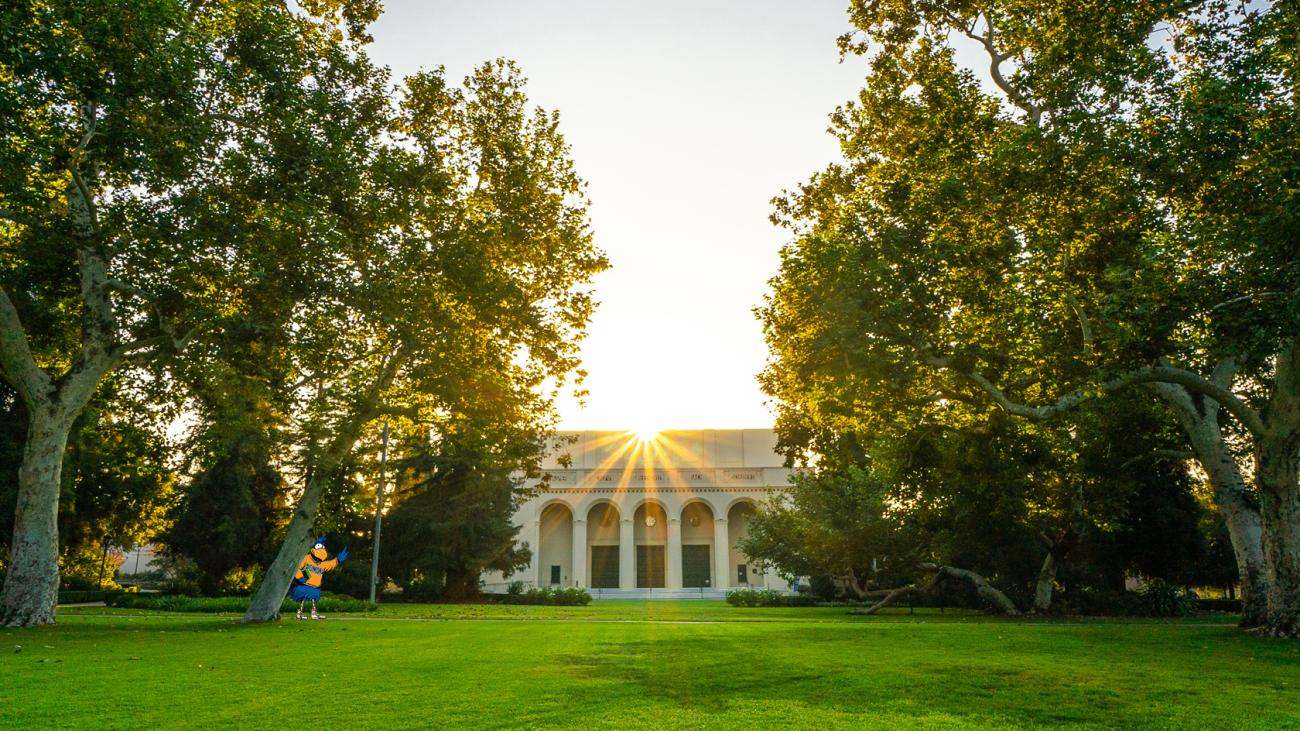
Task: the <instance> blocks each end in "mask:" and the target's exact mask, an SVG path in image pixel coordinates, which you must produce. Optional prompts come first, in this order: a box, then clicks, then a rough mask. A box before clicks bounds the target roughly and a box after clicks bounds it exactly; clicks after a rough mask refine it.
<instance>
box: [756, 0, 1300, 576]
mask: <svg viewBox="0 0 1300 731" xmlns="http://www.w3.org/2000/svg"><path fill="white" fill-rule="evenodd" d="M850 17H851V19H852V21H853V23H854V25H855V31H856V32H855V33H854V34H850V35H846V36H845V38H844V39H842V47H843V48H844V49H845V50H846V51H848V52H850V53H858V54H862V55H865V56H867V57H869V63H870V67H869V68H870V71H869V74H868V76H867V79H866V82H865V86H864V88H863V90H862V92H861V94H860V95H859V96H858V98H857V99H856V100H854V101H853V102H851V103H849V104H846V105H844V106H843V107H841V108H839V109H837V110H836V112H835V114H834V115H833V117H832V132H833V133H834V134H835V136H836V137H837V138H838V140H839V142H840V147H841V152H842V154H843V162H842V163H836V164H833V165H831V166H828V167H827V168H826V169H825V170H824V171H822V172H820V173H818V174H817V175H815V176H813V177H812V178H811V179H810V180H809V181H808V182H807V183H806V184H804V185H802V186H799V187H798V188H797V189H794V190H792V191H791V192H789V193H788V194H787V195H785V196H784V197H783V198H781V199H779V200H778V201H776V211H775V215H774V220H775V221H776V222H778V223H779V224H781V225H784V226H786V227H788V228H789V230H790V231H791V236H792V239H791V241H790V243H789V244H788V245H787V246H786V247H785V248H784V249H783V251H782V263H781V269H780V272H779V273H778V275H777V276H776V277H775V278H773V280H772V281H771V291H770V293H769V295H768V296H767V298H766V301H765V303H764V305H763V306H762V307H760V308H759V311H758V315H759V318H760V320H761V322H762V325H763V328H764V333H765V337H766V340H767V343H768V346H769V349H770V358H769V363H768V366H767V368H766V369H765V371H764V373H763V374H762V376H761V383H762V387H763V389H764V391H765V393H767V395H768V396H770V397H771V398H772V399H773V401H774V403H775V404H776V407H777V429H778V433H779V437H780V447H781V448H782V449H783V450H784V451H785V452H786V454H787V455H788V456H789V457H790V458H791V459H793V460H796V461H802V460H806V459H808V458H809V456H811V457H812V460H811V461H812V463H813V464H814V466H815V470H817V471H818V472H822V473H825V475H826V479H828V480H835V479H838V480H841V481H843V482H845V483H846V484H848V483H852V482H853V481H854V478H853V476H852V474H851V473H850V472H849V471H848V470H849V469H850V468H869V469H870V470H871V471H872V472H873V473H874V475H875V476H876V479H877V480H879V481H881V482H883V483H886V484H888V485H890V488H889V490H892V491H893V493H894V495H893V496H892V498H891V499H892V504H893V505H897V506H902V508H903V509H905V510H906V511H907V512H910V513H913V516H912V518H911V520H912V522H913V523H914V527H915V528H916V530H917V532H919V533H920V534H922V535H924V536H926V538H927V540H926V541H925V542H924V543H925V545H923V546H922V549H923V551H922V552H924V553H929V554H930V555H933V556H935V557H938V558H939V559H940V560H941V561H944V562H950V563H952V564H953V565H965V566H970V567H972V568H975V569H977V570H980V571H981V573H984V574H986V575H988V576H990V577H991V578H992V579H993V580H994V581H995V583H997V584H999V585H1004V586H1009V587H1011V589H1012V591H1013V593H1017V592H1018V591H1023V587H1026V586H1028V585H1029V584H1030V583H1031V582H1032V581H1034V579H1035V576H1036V569H1037V565H1041V560H1042V556H1043V555H1044V551H1045V550H1046V549H1045V546H1044V543H1043V542H1042V541H1041V540H1040V537H1046V538H1047V539H1048V541H1049V542H1050V543H1051V544H1052V546H1053V548H1052V550H1053V551H1054V555H1055V553H1056V552H1060V551H1062V550H1066V551H1067V553H1066V557H1067V558H1068V559H1069V561H1067V562H1065V563H1064V565H1063V566H1061V568H1060V572H1061V573H1060V574H1059V578H1060V580H1062V581H1064V582H1066V583H1067V584H1068V583H1076V584H1085V585H1092V586H1098V587H1102V586H1105V587H1109V588H1111V589H1112V590H1113V589H1114V587H1115V585H1116V584H1117V583H1119V582H1122V579H1123V576H1124V574H1125V572H1126V571H1130V570H1133V571H1140V572H1143V573H1149V574H1153V575H1164V576H1167V577H1169V578H1171V579H1175V578H1178V579H1181V578H1185V577H1190V576H1193V575H1196V574H1197V573H1198V572H1200V571H1201V570H1202V567H1204V566H1205V565H1206V563H1207V562H1206V561H1205V560H1203V559H1202V557H1203V556H1205V555H1206V539H1205V532H1204V531H1203V530H1201V529H1200V528H1198V524H1201V523H1203V521H1202V516H1203V510H1202V509H1201V507H1200V505H1199V504H1198V503H1197V501H1195V500H1194V499H1192V487H1193V485H1192V482H1191V480H1190V478H1189V476H1188V474H1187V473H1186V470H1185V469H1183V468H1182V466H1181V465H1180V464H1177V463H1176V462H1174V461H1171V460H1159V459H1155V458H1154V457H1153V455H1154V454H1156V453H1159V452H1165V451H1172V450H1175V449H1178V450H1181V449H1182V448H1184V443H1185V438H1184V437H1183V436H1181V435H1179V434H1178V433H1176V432H1173V431H1172V430H1171V429H1170V428H1169V426H1170V425H1172V424H1176V423H1177V422H1176V421H1174V420H1172V419H1170V418H1169V414H1168V413H1167V412H1166V411H1164V410H1156V409H1153V408H1152V407H1151V406H1150V405H1149V404H1150V402H1151V401H1154V399H1152V398H1151V397H1152V392H1151V391H1149V390H1146V389H1142V388H1140V387H1139V386H1135V387H1134V390H1133V391H1130V392H1126V394H1125V396H1123V397H1117V398H1114V399H1110V400H1106V401H1105V402H1104V403H1096V404H1095V405H1094V406H1092V407H1091V408H1085V407H1084V406H1083V405H1084V404H1087V403H1088V402H1097V401H1098V397H1099V396H1102V395H1105V394H1108V393H1114V392H1115V391H1116V389H1119V388H1121V385H1117V384H1118V383H1119V382H1118V381H1113V380H1111V379H1112V378H1113V377H1115V376H1117V374H1131V373H1133V372H1137V371H1142V372H1145V371H1143V369H1147V368H1148V367H1150V366H1151V365H1152V364H1153V363H1157V364H1162V363H1170V364H1173V365H1176V366H1178V367H1180V368H1183V369H1184V370H1183V374H1184V376H1187V377H1185V378H1183V379H1182V381H1180V382H1179V391H1178V393H1181V394H1182V395H1183V396H1184V397H1186V398H1187V400H1188V403H1192V404H1193V406H1192V407H1189V408H1192V409H1193V410H1194V411H1195V410H1196V409H1201V411H1200V412H1198V413H1202V414H1204V413H1205V411H1204V410H1205V409H1207V408H1211V406H1212V405H1213V402H1211V401H1210V400H1209V399H1207V398H1205V397H1204V395H1203V393H1204V389H1205V388H1206V387H1207V385H1206V384H1207V383H1208V380H1207V377H1208V374H1210V373H1211V371H1213V370H1214V368H1215V367H1216V365H1218V364H1219V363H1220V362H1223V361H1224V359H1235V362H1236V363H1237V365H1238V366H1239V371H1238V374H1237V379H1236V380H1235V381H1234V382H1232V383H1231V384H1230V385H1232V386H1234V387H1235V389H1236V393H1237V394H1239V395H1240V396H1241V397H1242V399H1243V400H1244V401H1245V402H1248V403H1250V404H1251V405H1254V406H1261V407H1262V404H1263V403H1264V398H1265V397H1264V395H1263V394H1264V393H1265V392H1266V391H1268V390H1269V389H1270V388H1272V386H1270V385H1268V384H1269V383H1270V379H1272V378H1273V376H1274V375H1275V374H1274V372H1273V366H1272V365H1271V363H1273V362H1281V361H1280V360H1278V359H1279V358H1285V357H1286V356H1285V352H1286V351H1285V350H1279V347H1282V348H1285V347H1287V346H1286V343H1287V342H1288V338H1293V337H1294V335H1295V333H1296V332H1300V291H1298V290H1296V288H1295V284H1294V281H1295V273H1296V271H1297V269H1296V268H1297V266H1300V259H1298V258H1297V257H1298V256H1300V245H1297V238H1296V236H1297V234H1296V232H1297V231H1300V226H1297V225H1296V223H1297V221H1296V218H1295V216H1296V211H1298V210H1300V206H1297V205H1296V204H1297V191H1300V187H1297V186H1296V185H1295V167H1294V164H1293V161H1294V160H1295V159H1296V158H1297V157H1298V156H1300V147H1297V140H1300V136H1298V135H1296V134H1294V131H1295V130H1296V129H1297V128H1298V127H1300V117H1298V116H1297V107H1296V105H1295V104H1294V98H1293V96H1294V88H1295V85H1294V82H1293V81H1292V80H1293V79H1294V78H1295V74H1296V70H1295V69H1296V67H1295V65H1294V63H1292V61H1290V60H1284V59H1291V58H1292V54H1291V52H1290V51H1289V50H1288V51H1285V52H1283V51H1281V50H1280V49H1282V48H1288V49H1289V48H1292V47H1293V45H1294V43H1293V38H1294V29H1295V27H1296V22H1297V17H1296V15H1295V14H1294V12H1293V9H1287V8H1285V7H1283V4H1270V5H1267V6H1264V7H1260V8H1258V9H1253V10H1250V11H1240V12H1239V11H1238V10H1236V9H1235V5H1233V4H1232V3H1229V2H1226V0H1216V1H1215V2H1210V3H1204V4H1200V5H1198V6H1196V8H1195V9H1194V10H1193V9H1190V8H1189V7H1188V6H1182V5H1169V4H1166V3H1146V2H1135V3H1121V4H1119V5H1115V4H1086V3H1085V4H1078V3H1075V4H1068V3H1066V4H1059V5H1053V6H1041V5H1032V6H1031V5H1027V4H1014V3H1013V4H1003V5H998V6H989V7H979V8H977V7H976V6H972V5H970V4H968V3H960V2H935V3H915V2H910V1H908V0H885V1H884V2H854V3H852V6H851V11H850ZM1165 27H1168V28H1170V29H1173V30H1172V31H1171V34H1170V36H1169V37H1168V38H1167V39H1162V40H1159V41H1158V42H1156V41H1157V39H1156V37H1155V36H1153V35H1151V34H1152V33H1153V29H1156V28H1165ZM962 35H969V36H971V37H972V38H973V39H974V40H976V41H977V42H978V44H979V45H978V46H976V48H977V49H980V50H981V51H983V50H987V51H988V53H989V54H990V55H991V59H990V60H991V61H992V63H993V69H992V77H991V79H990V80H991V81H992V83H993V86H992V87H990V86H988V85H984V84H981V83H980V82H981V80H980V79H978V78H977V77H976V74H974V73H972V72H970V71H968V70H966V69H964V68H962V67H961V66H960V65H959V64H958V63H957V56H956V55H955V51H954V48H955V40H954V39H956V38H958V37H960V36H962ZM978 72H979V73H984V68H980V69H978ZM994 87H1000V88H996V90H994ZM1282 227H1286V228H1285V230H1283V228H1282ZM1284 280H1285V281H1284ZM1262 292H1272V293H1274V294H1271V295H1268V296H1267V297H1264V298H1261V297H1260V293H1262ZM1266 300H1267V301H1266ZM1279 353H1282V354H1283V355H1282V356H1279ZM1276 385H1277V388H1276V389H1274V390H1273V393H1275V394H1285V393H1286V392H1287V390H1288V389H1292V386H1290V385H1288V384H1285V383H1281V382H1280V381H1279V382H1278V383H1277V384H1276ZM1198 389H1200V390H1199V391H1198ZM1292 390H1293V389H1292ZM1279 403H1282V402H1279ZM1025 405H1029V406H1025ZM1040 405H1042V406H1041V408H1040V407H1039V406H1040ZM999 406H1000V407H1001V409H1002V411H1003V412H1006V413H1009V414H1013V415H1015V416H1016V417H1017V418H1019V417H1029V419H1025V420H1023V421H1022V423H1020V424H1016V425H1010V424H1008V423H1007V419H1006V418H1005V417H999V416H998V415H996V414H994V415H991V414H993V412H994V411H995V409H997V407H999ZM1239 411H1240V410H1239ZM1061 413H1065V414H1068V416H1066V417H1065V419H1062V420H1059V421H1047V419H1048V418H1049V417H1052V416H1055V415H1058V414H1061ZM1265 413H1268V414H1270V418H1272V415H1278V414H1280V413H1281V412H1278V411H1277V410H1276V409H1272V410H1266V411H1265ZM1287 413H1297V412H1294V411H1290V412H1287ZM1243 418H1244V417H1243ZM1279 418H1282V419H1283V420H1285V419H1289V418H1291V417H1280V416H1279ZM1030 419H1032V421H1033V422H1034V423H1032V424H1031V423H1027V422H1028V421H1029V420H1030ZM1067 420H1068V421H1067ZM1225 428H1227V429H1228V430H1229V432H1234V431H1235V430H1237V429H1238V427H1237V426H1236V425H1225ZM1279 428H1280V429H1282V431H1284V432H1286V433H1288V434H1292V435H1294V434H1295V433H1296V431H1295V430H1296V429H1297V428H1300V425H1297V424H1294V423H1291V424H1289V425H1288V426H1285V427H1279ZM1236 433H1238V434H1241V432H1239V431H1238V432H1236ZM1249 438H1250V437H1249V436H1247V437H1246V439H1247V440H1249ZM1288 458H1289V459H1294V455H1293V453H1292V454H1291V456H1289V457H1288ZM1294 488H1295V486H1294V484H1289V485H1286V486H1283V487H1282V488H1280V489H1282V490H1283V491H1284V492H1285V491H1287V490H1291V491H1293V490H1294ZM1285 494H1292V493H1285ZM800 499H802V498H801V497H800V496H798V495H796V497H795V500H796V501H798V500H800ZM1250 499H1251V496H1249V495H1247V496H1246V499H1245V501H1244V502H1246V503H1247V507H1248V506H1249V502H1250ZM1278 500H1279V501H1281V502H1283V503H1286V501H1288V500H1290V498H1287V497H1285V496H1282V497H1279V498H1278ZM846 514H852V512H851V511H846ZM884 514H885V513H881V515H884ZM782 517H783V518H784V517H785V516H782ZM874 520H878V517H858V518H857V519H856V521H857V522H860V523H862V524H864V525H868V524H870V523H869V521H874ZM786 522H787V523H788V524H796V521H793V520H791V521H786ZM826 522H827V523H828V524H829V523H830V517H828V519H827V520H826ZM1266 532H1267V531H1266ZM769 534H770V535H772V536H775V535H777V529H776V528H775V527H774V528H773V529H772V530H770V531H769ZM806 535H808V532H807V531H794V530H791V531H790V532H789V534H788V535H787V536H786V538H788V539H790V540H787V541H786V542H791V543H793V544H794V545H797V546H805V545H809V544H810V543H811V542H810V541H801V540H798V539H797V538H798V537H802V536H806ZM1266 539H1267V535H1266ZM851 548H852V546H851V545H843V546H840V548H839V550H838V555H833V558H834V563H833V564H825V563H820V565H819V564H818V562H813V565H819V569H820V570H825V571H830V572H832V573H836V574H841V573H844V572H845V571H846V569H848V568H854V564H857V566H859V567H860V566H861V564H862V561H863V556H861V555H855V554H854V553H853V552H852V551H851V550H850V549H851ZM784 551H785V552H784V555H781V552H780V551H779V550H778V549H777V548H776V547H773V546H768V547H767V548H766V554H767V555H769V556H771V557H773V559H774V560H776V562H777V563H778V565H785V564H788V565H790V566H802V565H806V564H808V563H809V562H808V560H807V559H808V558H809V556H808V555H807V554H808V552H807V551H804V552H803V553H799V552H797V551H795V550H793V549H785V550H784ZM1284 554H1285V551H1284V550H1282V549H1279V550H1278V555H1284ZM1215 555H1216V558H1218V559H1220V560H1221V559H1222V558H1223V555H1224V554H1223V552H1221V551H1220V552H1219V553H1217V554H1215ZM1221 566H1222V563H1219V564H1217V565H1216V566H1213V567H1207V568H1208V570H1207V572H1206V573H1217V572H1218V571H1219V570H1220V569H1221ZM857 570H858V569H857V568H854V571H855V572H857ZM1292 583H1294V582H1292Z"/></svg>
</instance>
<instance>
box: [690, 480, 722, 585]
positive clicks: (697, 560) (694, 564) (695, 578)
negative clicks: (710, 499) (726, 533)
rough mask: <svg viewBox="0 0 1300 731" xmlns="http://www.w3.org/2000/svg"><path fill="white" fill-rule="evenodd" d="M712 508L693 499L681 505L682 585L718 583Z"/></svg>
mask: <svg viewBox="0 0 1300 731" xmlns="http://www.w3.org/2000/svg"><path fill="white" fill-rule="evenodd" d="M713 563H714V561H713V510H712V509H711V508H709V506H708V505H707V504H706V503H703V502H699V501H697V502H693V503H690V504H688V505H687V506H686V507H684V508H682V587H683V588H688V589H694V588H708V587H712V586H715V585H717V581H716V580H715V578H714V576H713Z"/></svg>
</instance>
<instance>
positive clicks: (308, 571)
mask: <svg viewBox="0 0 1300 731" xmlns="http://www.w3.org/2000/svg"><path fill="white" fill-rule="evenodd" d="M327 555H328V554H327V553H325V536H321V537H320V538H317V539H316V544H315V545H314V546H312V547H311V550H310V551H308V552H307V555H306V556H303V557H302V562H301V563H299V564H298V571H297V572H296V573H295V574H294V575H293V585H292V586H291V587H289V598H290V599H292V600H294V601H295V602H298V619H306V617H304V616H303V614H302V609H303V605H304V604H306V603H307V602H311V618H312V619H320V615H318V614H317V613H316V602H318V601H320V580H321V577H322V576H324V575H325V572H326V571H330V570H332V569H334V568H335V567H337V566H338V565H339V564H341V563H343V562H344V561H346V560H348V549H347V546H344V547H343V550H342V551H339V555H337V556H335V557H334V558H331V559H329V560H326V559H325V557H326V556H327Z"/></svg>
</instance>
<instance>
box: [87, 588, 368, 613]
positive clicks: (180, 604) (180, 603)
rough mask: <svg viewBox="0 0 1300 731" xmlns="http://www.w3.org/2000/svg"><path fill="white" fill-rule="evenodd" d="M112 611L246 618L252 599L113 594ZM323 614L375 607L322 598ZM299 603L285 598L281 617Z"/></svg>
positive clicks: (345, 598) (347, 598)
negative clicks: (133, 610)
mask: <svg viewBox="0 0 1300 731" xmlns="http://www.w3.org/2000/svg"><path fill="white" fill-rule="evenodd" d="M105 601H106V602H107V603H108V605H109V606H110V607H120V608H122V609H150V610H154V611H158V612H195V613H209V614H219V613H226V614H243V613H244V612H245V611H247V610H248V602H249V597H246V596H221V597H192V596H184V595H174V596H161V595H156V594H154V595H142V594H114V595H111V596H109V597H108V598H106V599H105ZM316 607H317V609H319V610H320V611H322V612H373V611H375V605H374V604H371V603H370V602H367V601H362V600H360V599H353V598H352V597H350V596H347V595H344V594H338V595H335V594H328V593H327V594H323V595H322V596H321V600H320V601H319V602H317V603H316ZM297 609H298V602H295V601H293V600H292V599H290V598H288V597H285V599H284V602H283V603H282V604H281V605H280V611H281V612H282V613H291V612H295V611H297Z"/></svg>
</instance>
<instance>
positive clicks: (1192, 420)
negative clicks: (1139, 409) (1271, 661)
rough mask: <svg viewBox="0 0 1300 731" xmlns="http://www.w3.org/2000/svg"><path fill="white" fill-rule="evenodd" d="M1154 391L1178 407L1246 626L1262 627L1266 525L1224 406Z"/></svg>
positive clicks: (1223, 370)
mask: <svg viewBox="0 0 1300 731" xmlns="http://www.w3.org/2000/svg"><path fill="white" fill-rule="evenodd" d="M1230 373H1231V363H1230V362H1228V361H1225V363H1224V364H1221V366H1220V368H1218V369H1216V373H1215V378H1216V379H1220V380H1224V381H1226V380H1227V379H1228V378H1229V377H1230ZM1151 389H1152V390H1154V391H1155V392H1156V393H1157V394H1158V395H1159V396H1160V397H1161V399H1163V400H1164V401H1165V403H1167V404H1168V405H1169V406H1170V407H1172V408H1173V411H1174V414H1175V415H1176V416H1177V417H1178V420H1179V423H1180V424H1181V425H1182V427H1183V432H1184V433H1185V434H1186V435H1187V438H1188V441H1189V442H1190V443H1191V445H1192V451H1193V452H1195V453H1196V459H1197V461H1198V462H1199V463H1200V464H1201V468H1202V469H1204V470H1205V474H1206V476H1207V478H1208V479H1209V483H1210V489H1211V491H1212V492H1213V495H1214V504H1215V505H1217V506H1218V508H1219V513H1220V514H1221V515H1222V516H1223V521H1224V523H1225V525H1226V526H1227V528H1228V538H1229V540H1231V542H1232V554H1233V557H1234V558H1235V559H1236V562H1237V578H1238V581H1239V583H1240V584H1241V606H1242V616H1241V626H1242V627H1258V626H1260V625H1261V624H1263V623H1264V621H1265V618H1266V616H1267V603H1268V595H1269V583H1270V582H1269V572H1268V570H1267V565H1266V562H1265V558H1264V544H1263V525H1262V522H1261V517H1260V511H1259V508H1258V507H1257V506H1256V504H1255V499H1254V497H1253V496H1252V495H1251V493H1250V490H1249V489H1247V487H1246V481H1245V479H1243V478H1242V476H1241V467H1240V466H1239V465H1238V464H1237V461H1236V459H1234V458H1233V455H1232V452H1231V450H1229V449H1228V445H1227V443H1226V442H1225V441H1224V439H1223V432H1222V430H1221V429H1220V428H1219V413H1218V412H1219V406H1218V404H1217V403H1215V402H1214V401H1213V400H1211V399H1208V398H1206V399H1203V400H1202V406H1201V407H1200V408H1198V407H1197V405H1196V403H1195V402H1194V401H1193V400H1192V397H1191V395H1190V394H1188V392H1187V391H1186V389H1184V388H1183V387H1182V386H1176V385H1173V384H1165V383H1161V384H1151Z"/></svg>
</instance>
